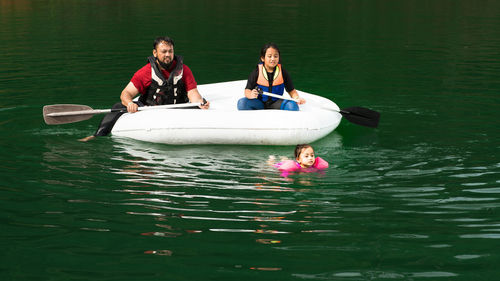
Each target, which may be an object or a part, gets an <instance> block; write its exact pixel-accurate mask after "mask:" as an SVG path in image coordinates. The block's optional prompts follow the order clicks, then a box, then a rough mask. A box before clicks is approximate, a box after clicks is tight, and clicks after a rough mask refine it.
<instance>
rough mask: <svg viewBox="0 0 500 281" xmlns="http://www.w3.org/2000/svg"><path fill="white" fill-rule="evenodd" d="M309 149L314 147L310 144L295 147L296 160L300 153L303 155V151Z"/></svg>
mask: <svg viewBox="0 0 500 281" xmlns="http://www.w3.org/2000/svg"><path fill="white" fill-rule="evenodd" d="M309 147H310V148H312V146H311V145H310V144H308V143H303V144H297V146H296V147H295V152H294V156H295V159H297V158H299V156H300V153H302V150H304V149H306V148H309Z"/></svg>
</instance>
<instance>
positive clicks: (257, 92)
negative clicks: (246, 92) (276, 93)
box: [250, 89, 259, 99]
mask: <svg viewBox="0 0 500 281" xmlns="http://www.w3.org/2000/svg"><path fill="white" fill-rule="evenodd" d="M258 97H259V91H257V89H253V90H252V93H251V94H250V98H251V99H256V98H258Z"/></svg>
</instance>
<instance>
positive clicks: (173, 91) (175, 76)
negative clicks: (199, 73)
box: [139, 55, 189, 106]
mask: <svg viewBox="0 0 500 281" xmlns="http://www.w3.org/2000/svg"><path fill="white" fill-rule="evenodd" d="M174 60H175V61H176V65H175V68H174V69H173V70H172V72H170V76H169V77H168V79H165V77H163V74H162V72H161V71H160V67H159V66H158V64H157V62H156V58H155V57H154V56H150V57H148V61H149V63H150V64H151V85H150V86H149V88H148V89H147V90H146V94H144V95H141V97H140V98H139V101H140V102H142V103H143V104H145V105H149V106H152V105H162V104H174V103H186V102H189V99H188V96H187V91H186V85H184V82H183V81H182V74H183V67H182V66H183V64H182V57H181V56H177V55H174Z"/></svg>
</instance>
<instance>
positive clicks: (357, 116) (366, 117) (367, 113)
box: [340, 106, 380, 128]
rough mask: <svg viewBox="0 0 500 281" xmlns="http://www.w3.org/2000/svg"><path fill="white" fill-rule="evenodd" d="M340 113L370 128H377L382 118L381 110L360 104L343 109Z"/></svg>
mask: <svg viewBox="0 0 500 281" xmlns="http://www.w3.org/2000/svg"><path fill="white" fill-rule="evenodd" d="M340 114H342V116H343V117H344V118H345V119H347V120H348V121H350V122H352V123H354V124H357V125H361V126H365V127H370V128H377V127H378V121H379V120H380V113H379V112H377V111H374V110H371V109H368V108H364V107H359V106H355V107H349V108H345V109H342V110H341V111H340Z"/></svg>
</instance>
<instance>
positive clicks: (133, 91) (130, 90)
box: [120, 82, 139, 113]
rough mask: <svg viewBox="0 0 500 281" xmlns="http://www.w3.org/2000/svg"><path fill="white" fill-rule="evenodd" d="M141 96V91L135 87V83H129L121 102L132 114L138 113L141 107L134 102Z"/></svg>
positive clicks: (123, 92) (121, 96)
mask: <svg viewBox="0 0 500 281" xmlns="http://www.w3.org/2000/svg"><path fill="white" fill-rule="evenodd" d="M137 94H139V90H137V88H136V87H135V86H134V83H132V82H129V83H128V85H127V87H125V89H123V91H122V94H121V95H120V100H121V101H122V104H123V105H124V106H126V107H127V111H128V112H130V113H134V112H137V109H138V108H139V106H138V105H137V104H136V103H134V102H133V101H132V100H133V99H134V98H135V96H137Z"/></svg>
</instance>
